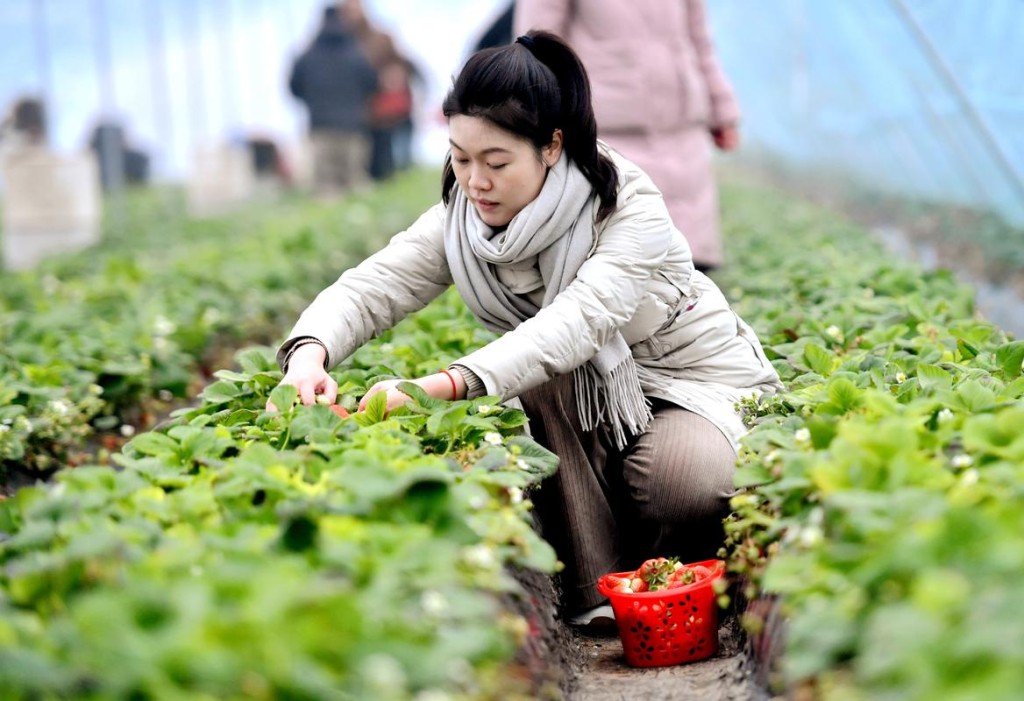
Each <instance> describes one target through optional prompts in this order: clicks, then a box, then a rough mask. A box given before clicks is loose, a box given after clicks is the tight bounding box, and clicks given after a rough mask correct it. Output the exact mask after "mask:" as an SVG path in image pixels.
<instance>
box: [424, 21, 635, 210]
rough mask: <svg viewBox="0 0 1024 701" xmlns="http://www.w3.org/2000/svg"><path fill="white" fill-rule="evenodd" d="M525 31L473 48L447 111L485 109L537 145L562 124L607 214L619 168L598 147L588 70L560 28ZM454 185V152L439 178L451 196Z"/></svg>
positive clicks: (483, 113) (474, 113) (567, 144)
mask: <svg viewBox="0 0 1024 701" xmlns="http://www.w3.org/2000/svg"><path fill="white" fill-rule="evenodd" d="M526 37H527V38H526V39H523V40H522V41H519V40H517V41H516V42H515V43H512V44H507V45H505V46H498V47H493V48H489V49H483V50H481V51H478V52H476V53H475V54H473V55H472V56H471V57H470V58H469V60H468V61H467V62H466V65H465V66H464V67H463V69H462V71H461V72H460V73H459V75H458V77H457V78H456V79H455V83H454V84H453V85H452V89H451V90H450V91H449V92H448V95H447V96H446V97H445V99H444V104H443V107H442V111H443V112H444V116H445V117H451V116H452V115H458V114H461V115H465V116H468V117H482V118H483V119H486V120H487V121H489V122H491V123H492V124H494V125H495V126H497V127H499V128H501V129H504V130H505V131H508V132H511V133H513V134H516V135H518V136H521V137H523V138H525V139H527V140H528V141H529V142H530V143H532V144H533V145H534V147H535V148H537V149H538V150H539V149H541V148H543V147H544V146H547V145H548V144H550V143H551V138H552V135H553V134H554V132H555V129H561V130H562V144H563V148H564V149H565V152H566V155H567V156H568V157H569V159H570V160H572V161H573V162H574V163H575V164H576V167H577V168H579V169H580V171H581V172H582V173H583V175H584V176H586V178H587V180H588V181H590V184H591V185H592V186H593V187H594V190H595V191H596V192H597V196H598V198H599V199H600V206H599V207H598V210H597V220H598V221H601V220H602V219H604V218H605V217H607V216H608V215H610V214H611V213H612V212H613V211H615V200H616V195H617V194H618V188H619V176H618V171H617V170H616V169H615V165H614V164H613V163H612V162H611V159H609V158H608V157H607V156H606V155H604V154H602V153H600V152H599V151H598V148H597V120H596V119H595V117H594V107H593V105H592V104H591V101H590V79H589V78H588V77H587V71H586V69H585V68H584V67H583V63H582V62H581V61H580V59H579V57H578V56H577V55H576V52H574V51H573V50H572V49H571V48H569V45H568V44H566V43H565V42H564V41H562V40H561V39H560V38H559V37H558V36H556V35H554V34H552V33H550V32H543V31H538V30H532V31H530V32H527V34H526ZM521 39H522V37H521ZM454 186H455V171H454V170H453V169H452V160H451V154H450V153H449V154H448V156H447V158H445V163H444V172H443V174H442V180H441V197H442V199H443V200H444V201H445V203H447V202H448V200H449V198H450V197H451V191H452V188H453V187H454Z"/></svg>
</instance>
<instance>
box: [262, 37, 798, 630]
mask: <svg viewBox="0 0 1024 701" xmlns="http://www.w3.org/2000/svg"><path fill="white" fill-rule="evenodd" d="M444 114H445V115H446V116H447V117H448V119H449V135H450V142H451V154H450V157H449V159H448V160H447V162H446V164H445V170H444V180H443V186H442V202H441V203H439V204H437V205H435V206H434V207H433V208H431V209H430V210H428V211H427V212H426V213H425V214H423V215H422V216H421V217H420V218H419V219H418V220H417V221H416V222H415V223H414V224H413V225H412V226H411V227H410V228H409V229H408V230H406V231H405V232H402V233H400V234H398V235H397V236H396V237H395V238H394V239H392V241H391V243H390V244H389V245H388V246H387V247H385V248H384V249H383V250H381V251H380V252H378V253H376V254H375V255H373V256H371V257H370V258H368V259H367V260H366V261H364V262H363V263H361V264H360V265H359V266H357V267H356V268H353V269H352V270H349V271H347V272H345V273H344V274H343V275H342V276H341V277H340V278H339V279H338V281H337V282H336V283H334V284H333V285H331V286H330V287H328V288H327V289H325V290H324V291H323V292H321V293H320V295H319V296H318V297H317V298H316V300H315V301H314V302H313V303H312V304H311V305H310V306H309V308H307V309H306V311H305V312H303V314H302V316H301V317H300V319H299V321H298V323H297V324H296V326H295V328H294V329H293V330H292V333H291V337H290V338H289V340H288V341H286V342H285V343H284V344H283V345H282V346H281V348H280V350H279V352H278V359H279V362H280V363H281V366H282V369H283V370H284V371H285V376H284V379H283V380H282V382H283V383H285V384H290V385H294V386H296V387H297V388H298V390H299V394H300V396H301V398H302V401H303V402H304V403H307V404H309V403H312V402H313V401H315V398H316V395H317V394H324V395H326V396H327V398H328V399H329V400H331V401H333V400H334V398H335V396H336V394H337V384H336V383H335V382H334V380H332V379H331V377H330V376H329V375H328V374H327V369H328V368H329V367H331V366H332V365H334V364H336V363H337V362H339V361H340V360H342V359H343V358H345V357H346V356H348V355H349V354H351V353H352V352H353V351H354V350H356V348H358V347H359V346H360V345H361V344H363V343H365V342H366V341H367V340H369V339H370V338H371V337H373V336H374V335H376V334H378V333H380V332H381V331H383V330H385V329H387V328H390V327H391V326H393V325H394V324H395V323H397V322H398V321H399V320H400V319H401V318H402V317H404V316H405V315H407V314H409V313H411V312H413V311H416V310H418V309H421V308H422V307H424V306H425V305H426V304H428V303H429V302H430V301H431V300H432V299H434V298H435V297H437V296H438V295H439V294H440V293H441V292H442V291H444V290H445V289H446V288H447V287H448V286H449V285H450V284H452V283H454V284H455V286H456V288H457V289H458V291H459V292H460V294H461V295H462V297H463V298H464V299H465V301H466V303H467V305H468V306H469V308H470V309H471V310H472V311H473V312H474V313H475V315H476V316H477V317H478V318H479V319H480V321H481V322H482V323H483V324H484V325H485V326H487V327H488V328H490V329H492V330H495V331H499V332H502V335H501V336H500V337H499V338H497V339H496V340H494V341H492V342H491V343H490V344H488V345H486V346H484V347H483V348H481V349H479V350H477V351H474V352H473V353H471V354H469V355H468V356H466V357H464V358H461V359H460V360H458V361H457V362H455V363H453V364H452V365H451V366H450V367H449V368H447V370H444V371H442V372H440V373H437V374H434V375H428V376H426V377H420V378H416V379H414V380H412V381H413V382H415V383H416V384H418V385H420V386H421V387H422V388H423V389H424V390H425V391H426V392H427V393H428V394H430V395H431V396H434V397H437V398H441V399H456V398H465V397H468V398H473V397H477V396H480V395H483V394H495V395H499V396H501V397H502V398H503V399H511V398H514V397H518V398H519V399H520V400H521V402H522V404H523V407H524V408H525V410H526V412H527V414H528V415H529V417H530V426H531V430H532V432H533V435H534V437H535V438H536V439H537V440H539V441H540V442H541V443H542V444H544V445H546V446H547V447H548V448H549V449H551V450H552V451H553V452H555V453H556V454H557V455H558V456H559V458H560V468H559V471H558V473H557V474H556V475H555V476H554V477H552V478H551V479H550V480H548V481H546V482H545V483H544V484H543V486H542V488H541V489H540V490H539V493H538V494H537V497H536V498H535V499H534V502H535V504H536V505H537V509H538V514H539V515H540V520H541V525H542V528H543V531H544V535H545V537H546V538H547V539H548V540H549V542H551V543H552V545H554V547H555V548H556V551H557V552H558V554H559V557H560V559H561V560H562V561H563V562H564V563H565V564H566V570H565V573H564V577H563V589H564V601H563V603H564V604H565V606H566V608H567V611H568V612H569V613H570V614H571V615H574V620H575V621H577V622H579V623H588V622H590V621H591V620H592V619H593V618H594V616H595V615H596V614H597V613H603V612H605V611H607V610H608V609H607V608H606V607H605V608H602V607H601V604H602V599H601V597H600V595H599V594H598V592H597V591H596V589H595V588H594V584H595V582H596V580H597V578H598V576H600V575H601V574H604V573H606V572H609V571H613V570H625V569H629V568H631V567H635V566H636V564H638V563H639V561H641V560H642V559H643V558H645V557H647V556H649V555H651V554H654V553H656V554H659V555H667V554H676V555H679V556H682V557H684V558H696V557H698V556H709V555H712V554H713V553H714V552H715V550H716V548H717V547H718V545H719V544H720V542H721V538H722V534H721V519H722V517H723V516H724V515H725V513H726V509H727V499H728V495H729V493H730V491H731V489H732V475H733V470H734V468H735V462H736V449H737V445H738V441H739V438H740V436H741V435H742V433H743V430H744V429H743V424H742V422H741V420H740V418H739V416H738V415H737V413H736V410H735V402H736V401H737V400H738V399H740V398H741V397H743V396H749V395H751V394H757V393H760V392H763V391H770V390H774V389H776V388H777V387H778V386H779V380H778V376H777V374H776V373H775V371H774V369H773V368H772V366H771V364H770V363H769V362H768V361H767V359H766V358H765V356H764V353H763V352H762V350H761V346H760V344H759V343H758V341H757V339H756V337H755V336H754V334H753V332H752V331H751V330H750V328H749V327H748V326H747V325H746V324H745V323H744V322H743V321H741V320H740V319H739V318H738V317H737V316H736V315H735V314H734V313H733V312H732V311H731V310H730V309H729V306H728V304H727V303H726V301H725V299H724V298H723V296H722V294H721V292H720V291H719V290H718V289H717V288H716V287H715V285H714V283H713V282H711V280H709V279H708V278H707V277H706V276H704V275H703V274H701V273H700V272H697V271H695V270H694V268H693V262H692V260H691V256H690V250H689V248H688V246H687V244H686V240H685V239H684V238H683V237H682V235H681V234H680V233H679V231H678V230H677V229H676V228H675V227H674V226H673V225H672V221H671V219H670V218H669V216H668V212H667V211H666V209H665V204H664V202H663V200H662V197H661V194H660V193H659V192H658V190H657V189H656V188H655V187H654V185H653V184H652V183H651V181H650V179H649V178H648V177H647V176H646V175H644V173H643V172H641V171H640V170H639V169H637V168H636V166H634V165H632V164H631V163H630V162H628V161H626V160H625V159H623V158H622V157H620V156H619V155H618V154H616V153H615V152H613V151H612V150H610V149H608V148H607V147H606V146H604V145H603V144H601V143H600V142H599V141H598V140H597V137H596V128H595V123H594V113H593V109H592V107H591V103H590V90H589V84H588V81H587V76H586V72H585V70H584V68H583V65H582V64H581V63H580V62H579V59H578V58H577V56H576V55H575V53H573V51H572V50H571V49H570V48H569V47H568V46H567V45H566V44H565V43H564V42H562V41H561V40H560V39H559V38H557V37H556V36H555V35H553V34H549V33H546V32H530V33H529V34H527V35H524V36H521V37H520V38H519V39H517V40H516V42H515V43H512V44H509V45H506V46H503V47H497V48H491V49H485V50H483V51H480V52H478V53H476V54H474V55H473V56H472V57H471V58H470V59H469V61H468V62H467V64H466V66H465V67H464V68H463V70H462V71H461V73H460V75H459V76H458V78H457V79H456V81H455V84H454V86H453V87H452V90H451V92H450V93H449V94H448V96H447V97H446V99H445V102H444ZM398 382H399V381H398V380H390V381H386V382H380V383H378V384H376V385H374V386H373V387H371V388H370V390H369V391H368V392H367V393H366V396H365V397H364V398H363V399H362V402H361V406H360V408H363V407H365V403H366V401H367V400H368V398H369V397H371V396H373V395H374V394H376V393H377V392H387V404H388V408H389V409H392V408H394V407H397V406H400V405H401V404H402V403H404V402H405V401H407V399H408V397H406V396H405V395H404V394H402V393H401V392H399V391H398V389H397V388H396V385H397V384H398Z"/></svg>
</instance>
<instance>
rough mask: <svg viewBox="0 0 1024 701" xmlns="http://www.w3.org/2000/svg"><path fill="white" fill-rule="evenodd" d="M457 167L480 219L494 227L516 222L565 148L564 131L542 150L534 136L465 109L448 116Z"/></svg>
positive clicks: (456, 177) (463, 188) (459, 176)
mask: <svg viewBox="0 0 1024 701" xmlns="http://www.w3.org/2000/svg"><path fill="white" fill-rule="evenodd" d="M448 134H449V141H450V142H451V146H452V169H453V170H454V171H455V179H456V180H457V181H458V183H459V187H461V188H462V191H463V192H465V193H466V196H467V197H469V199H470V201H471V202H472V203H473V206H474V207H476V211H477V212H478V213H479V214H480V218H481V219H482V220H483V221H484V223H485V224H487V225H488V226H490V227H492V228H500V227H503V226H505V225H507V224H508V223H509V222H510V221H512V217H514V216H515V215H517V214H519V212H520V210H522V208H523V207H525V206H526V205H528V204H529V203H530V202H532V201H533V200H534V198H536V197H537V195H538V194H539V193H540V189H541V187H542V186H543V185H544V178H545V177H546V176H547V172H548V168H549V167H550V166H553V165H554V164H555V163H557V162H558V158H559V156H560V155H561V153H562V133H561V132H560V131H558V130H556V131H555V133H554V135H553V138H552V142H551V143H550V144H549V145H548V146H545V147H544V148H542V149H541V150H540V153H538V152H537V149H536V148H534V146H533V144H532V143H530V142H529V141H528V140H526V139H524V138H522V137H520V136H517V135H516V134H513V133H511V132H508V131H505V130H504V129H502V128H500V127H497V126H495V125H494V124H493V123H491V122H489V121H487V120H486V119H484V118H483V117H468V116H466V115H463V114H457V115H454V116H452V117H451V118H450V119H449V120H448Z"/></svg>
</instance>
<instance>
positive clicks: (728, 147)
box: [711, 124, 740, 151]
mask: <svg viewBox="0 0 1024 701" xmlns="http://www.w3.org/2000/svg"><path fill="white" fill-rule="evenodd" d="M711 138H712V139H714V141H715V146H717V147H718V148H719V149H721V150H722V151H734V150H735V149H736V148H737V147H739V145H740V130H739V127H737V126H736V125H735V124H730V125H729V126H725V127H714V128H712V129H711Z"/></svg>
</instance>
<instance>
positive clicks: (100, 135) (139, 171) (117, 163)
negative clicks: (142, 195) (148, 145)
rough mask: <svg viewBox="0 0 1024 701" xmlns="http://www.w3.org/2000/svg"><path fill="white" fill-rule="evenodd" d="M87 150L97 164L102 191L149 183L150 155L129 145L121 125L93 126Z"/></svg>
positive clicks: (112, 123)
mask: <svg viewBox="0 0 1024 701" xmlns="http://www.w3.org/2000/svg"><path fill="white" fill-rule="evenodd" d="M89 148H90V149H92V151H93V153H94V154H96V160H97V161H98V162H99V164H100V183H101V184H102V185H103V189H104V190H107V191H110V190H119V189H120V188H122V187H124V186H125V185H145V184H146V183H147V182H149V155H148V154H147V153H146V152H144V151H143V150H141V149H139V148H137V147H135V146H133V145H131V144H130V143H129V142H128V137H127V136H126V134H125V129H124V127H123V126H122V125H121V124H120V123H118V122H116V121H113V120H107V119H104V120H100V121H99V122H98V123H97V124H96V126H95V127H93V130H92V136H91V137H90V138H89Z"/></svg>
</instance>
